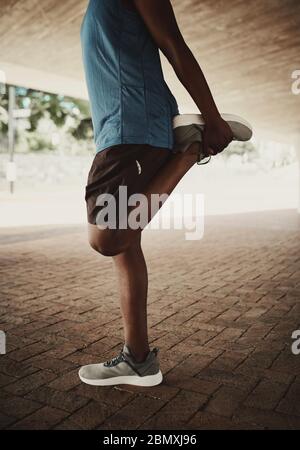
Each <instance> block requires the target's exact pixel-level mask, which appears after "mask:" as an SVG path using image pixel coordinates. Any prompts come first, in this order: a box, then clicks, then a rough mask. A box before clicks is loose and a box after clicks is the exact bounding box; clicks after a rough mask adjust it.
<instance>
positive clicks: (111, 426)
mask: <svg viewBox="0 0 300 450" xmlns="http://www.w3.org/2000/svg"><path fill="white" fill-rule="evenodd" d="M164 404H165V402H163V401H162V400H160V399H155V398H149V397H144V396H138V397H136V398H134V399H133V400H132V401H131V402H130V403H128V404H127V405H126V406H124V407H123V408H121V409H119V410H118V411H117V412H116V413H115V414H114V415H112V416H111V417H109V418H108V419H106V420H105V421H104V422H103V423H102V425H101V427H99V428H100V429H103V430H126V429H128V430H135V429H137V428H138V427H139V426H141V425H142V424H143V423H144V422H145V421H146V420H147V419H148V418H149V417H151V416H153V415H154V414H155V413H156V412H157V411H158V410H160V409H161V408H162V406H163V405H164ZM137 411H138V413H137Z"/></svg>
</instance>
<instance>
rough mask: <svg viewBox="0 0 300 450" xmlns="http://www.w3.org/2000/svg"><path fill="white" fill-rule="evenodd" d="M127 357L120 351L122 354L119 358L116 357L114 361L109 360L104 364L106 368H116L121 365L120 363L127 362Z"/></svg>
mask: <svg viewBox="0 0 300 450" xmlns="http://www.w3.org/2000/svg"><path fill="white" fill-rule="evenodd" d="M125 360H126V358H125V355H124V353H123V350H121V351H120V353H119V354H118V355H117V356H114V357H113V358H112V359H109V360H108V361H106V362H105V363H104V366H105V367H114V366H116V365H117V364H119V363H120V362H123V361H125Z"/></svg>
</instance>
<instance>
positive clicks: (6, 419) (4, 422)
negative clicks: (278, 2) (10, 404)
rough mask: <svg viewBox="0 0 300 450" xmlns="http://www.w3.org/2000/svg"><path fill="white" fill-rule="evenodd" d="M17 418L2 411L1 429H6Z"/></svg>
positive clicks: (0, 413)
mask: <svg viewBox="0 0 300 450" xmlns="http://www.w3.org/2000/svg"><path fill="white" fill-rule="evenodd" d="M15 420H16V419H15V418H13V417H9V416H7V415H6V414H3V413H2V412H0V430H5V429H6V428H7V427H8V426H9V425H11V424H12V423H13V422H15Z"/></svg>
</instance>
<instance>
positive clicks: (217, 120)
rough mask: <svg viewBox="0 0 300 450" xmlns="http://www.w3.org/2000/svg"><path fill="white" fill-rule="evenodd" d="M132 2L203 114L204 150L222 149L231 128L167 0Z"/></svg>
mask: <svg viewBox="0 0 300 450" xmlns="http://www.w3.org/2000/svg"><path fill="white" fill-rule="evenodd" d="M133 2H134V4H135V6H136V8H137V10H138V12H139V14H140V15H141V17H142V19H143V20H144V22H145V25H146V26H147V28H148V30H149V32H150V33H151V35H152V37H153V39H154V41H155V42H156V44H157V46H158V47H159V48H160V50H161V51H162V52H163V54H164V55H165V56H166V58H167V59H168V60H169V62H170V64H171V65H172V67H173V69H174V71H175V73H176V75H177V77H178V79H179V80H180V82H181V83H182V84H183V86H184V87H185V88H186V89H187V91H188V92H189V94H190V95H191V97H192V99H193V100H194V102H195V103H196V105H197V107H198V108H199V110H200V111H201V113H202V115H203V117H204V120H205V122H206V132H205V133H204V134H205V136H204V139H205V142H204V145H205V147H206V148H207V149H208V147H211V148H212V149H213V150H215V151H216V152H218V151H221V150H223V149H224V148H225V147H226V146H227V145H228V144H229V142H230V141H231V140H232V133H231V130H230V128H229V126H228V125H227V123H226V122H224V121H223V120H222V119H221V117H220V114H219V111H218V108H217V106H216V104H215V101H214V99H213V96H212V94H211V91H210V89H209V86H208V84H207V81H206V79H205V76H204V74H203V72H202V70H201V67H200V66H199V64H198V62H197V60H196V59H195V57H194V55H193V53H192V52H191V50H190V49H189V47H188V46H187V44H186V43H185V41H184V38H183V36H182V34H181V32H180V30H179V27H178V24H177V21H176V18H175V15H174V11H173V8H172V5H171V3H170V0H133ZM218 129H220V133H219V134H218ZM213 135H214V136H215V137H213Z"/></svg>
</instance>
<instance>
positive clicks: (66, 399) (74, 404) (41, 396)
mask: <svg viewBox="0 0 300 450" xmlns="http://www.w3.org/2000/svg"><path fill="white" fill-rule="evenodd" d="M26 399H31V400H34V401H36V402H39V403H40V404H44V405H45V404H46V405H48V406H51V407H53V408H57V409H62V410H64V411H69V412H70V413H72V412H74V411H76V410H77V409H79V408H81V407H82V406H84V405H86V403H88V401H89V400H88V399H87V398H85V397H83V396H80V395H77V394H76V393H75V392H61V391H57V390H55V389H51V388H50V387H49V386H41V387H39V388H38V389H35V390H34V391H32V392H30V393H29V394H27V395H26Z"/></svg>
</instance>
